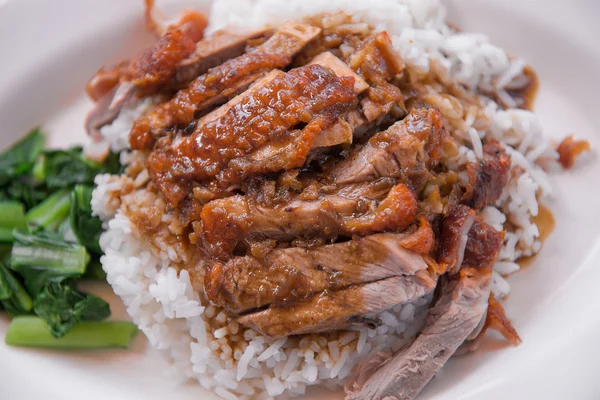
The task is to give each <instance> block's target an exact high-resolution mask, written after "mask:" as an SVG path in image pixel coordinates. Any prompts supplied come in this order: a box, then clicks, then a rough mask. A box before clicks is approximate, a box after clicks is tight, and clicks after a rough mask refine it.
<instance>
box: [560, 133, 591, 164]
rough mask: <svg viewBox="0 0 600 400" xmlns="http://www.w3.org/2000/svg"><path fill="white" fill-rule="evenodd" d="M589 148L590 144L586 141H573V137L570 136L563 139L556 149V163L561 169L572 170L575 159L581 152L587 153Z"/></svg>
mask: <svg viewBox="0 0 600 400" xmlns="http://www.w3.org/2000/svg"><path fill="white" fill-rule="evenodd" d="M590 148H591V146H590V142H588V141H587V140H575V137H574V136H573V135H571V136H569V137H567V138H565V139H564V140H563V141H562V142H561V143H560V145H559V146H558V148H557V149H556V150H557V151H558V155H559V159H558V161H559V162H560V164H561V165H562V166H563V168H566V169H569V168H573V165H575V161H576V160H577V157H579V156H580V155H581V154H582V153H583V152H585V151H589V150H590Z"/></svg>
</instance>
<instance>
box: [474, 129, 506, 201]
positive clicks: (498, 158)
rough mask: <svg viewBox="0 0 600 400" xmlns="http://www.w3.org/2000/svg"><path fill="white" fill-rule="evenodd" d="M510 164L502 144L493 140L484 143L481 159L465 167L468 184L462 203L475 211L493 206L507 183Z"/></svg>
mask: <svg viewBox="0 0 600 400" xmlns="http://www.w3.org/2000/svg"><path fill="white" fill-rule="evenodd" d="M510 164H511V159H510V156H509V155H508V153H507V152H506V149H505V148H504V146H503V145H502V143H500V142H498V141H497V140H494V139H492V140H490V141H489V142H488V143H486V144H485V145H484V146H483V158H482V159H481V160H480V161H479V162H477V163H469V164H468V165H467V174H468V176H469V183H468V184H467V191H466V193H465V195H464V196H463V203H464V204H466V205H468V206H469V207H471V208H474V209H476V210H481V209H483V208H485V207H486V206H488V205H490V204H494V203H495V202H496V200H498V199H499V198H500V196H501V195H502V191H503V190H504V187H505V186H506V184H507V183H508V178H509V175H510Z"/></svg>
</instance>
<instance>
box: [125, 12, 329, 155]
mask: <svg viewBox="0 0 600 400" xmlns="http://www.w3.org/2000/svg"><path fill="white" fill-rule="evenodd" d="M320 32H321V30H320V29H319V28H316V27H313V26H310V25H306V24H300V23H293V22H290V23H287V24H285V25H283V26H282V27H281V28H280V29H279V30H278V31H276V32H275V33H274V34H273V36H272V37H271V38H269V40H267V41H266V42H265V43H263V44H262V45H260V46H258V47H257V48H256V49H255V50H254V51H252V52H250V53H246V54H243V55H241V56H239V57H236V58H233V59H230V60H228V61H226V62H224V63H223V64H220V65H219V66H217V67H215V68H213V69H211V70H209V71H208V72H207V73H206V74H204V75H202V76H199V77H198V78H196V79H194V81H192V82H191V83H190V85H189V86H188V87H187V88H185V89H182V90H180V91H179V92H178V93H177V94H176V95H175V96H174V97H173V98H172V99H171V100H170V101H168V102H166V103H163V104H161V105H160V106H159V107H157V108H156V109H155V110H154V111H153V112H151V113H149V114H148V115H146V116H144V117H142V118H139V119H138V120H137V121H136V122H135V123H134V125H133V127H132V129H131V132H130V135H129V141H130V144H131V147H132V148H133V149H150V148H152V146H153V145H154V142H155V140H156V138H157V137H159V136H160V135H162V134H163V133H164V132H166V131H168V130H169V129H170V128H172V127H174V126H178V127H185V126H187V125H188V124H189V123H190V122H192V121H193V120H194V119H195V118H196V117H197V115H198V113H201V112H202V111H203V110H204V109H205V108H206V107H208V106H210V105H213V104H214V102H215V100H214V98H215V97H219V96H223V93H227V92H228V91H229V92H230V96H227V97H233V96H234V95H235V94H236V93H237V92H238V91H239V84H240V82H245V83H247V84H249V82H248V81H252V80H257V79H259V78H260V77H261V76H263V75H264V74H265V73H267V72H269V71H270V70H272V69H277V68H283V67H286V66H287V65H289V64H290V63H291V61H292V58H293V56H294V55H295V54H297V53H298V52H299V51H300V50H302V48H303V47H304V46H305V45H306V44H307V43H309V42H310V41H311V40H312V39H314V38H315V37H317V36H318V35H319V33H320ZM233 88H235V89H233Z"/></svg>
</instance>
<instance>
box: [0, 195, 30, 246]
mask: <svg viewBox="0 0 600 400" xmlns="http://www.w3.org/2000/svg"><path fill="white" fill-rule="evenodd" d="M15 228H17V229H26V228H27V218H25V210H24V208H23V205H22V204H21V203H19V202H16V201H0V243H12V242H13V236H12V231H13V229H15Z"/></svg>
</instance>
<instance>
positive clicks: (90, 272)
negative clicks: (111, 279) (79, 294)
mask: <svg viewBox="0 0 600 400" xmlns="http://www.w3.org/2000/svg"><path fill="white" fill-rule="evenodd" d="M83 277H84V278H87V279H92V280H95V281H106V272H104V269H102V264H101V263H100V260H99V259H97V258H96V259H92V261H90V263H89V264H88V266H87V270H86V271H85V274H84V275H83Z"/></svg>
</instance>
